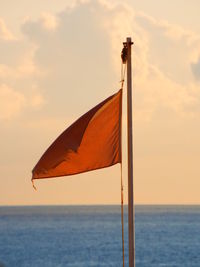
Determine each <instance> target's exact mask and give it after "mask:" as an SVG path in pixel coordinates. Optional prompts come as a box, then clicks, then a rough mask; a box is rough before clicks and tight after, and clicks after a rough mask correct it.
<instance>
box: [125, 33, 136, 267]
mask: <svg viewBox="0 0 200 267" xmlns="http://www.w3.org/2000/svg"><path fill="white" fill-rule="evenodd" d="M132 44H133V42H132V41H131V38H130V37H127V39H126V46H127V127H128V129H127V131H128V132H127V135H128V233H129V267H135V226H134V194H133V134H132V131H133V126H132V70H131V45H132Z"/></svg>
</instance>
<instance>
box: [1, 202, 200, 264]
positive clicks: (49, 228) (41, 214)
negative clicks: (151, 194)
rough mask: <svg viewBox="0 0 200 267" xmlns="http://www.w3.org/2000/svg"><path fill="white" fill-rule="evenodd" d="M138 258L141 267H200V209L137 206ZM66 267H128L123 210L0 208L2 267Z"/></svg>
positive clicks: (113, 207) (63, 207)
mask: <svg viewBox="0 0 200 267" xmlns="http://www.w3.org/2000/svg"><path fill="white" fill-rule="evenodd" d="M127 217H128V216H127V207H125V213H124V224H125V266H127V267H128V231H127V224H128V218H127ZM135 255H136V258H135V264H136V267H164V266H165V267H179V266H180V267H200V206H150V205H148V206H143V205H138V206H136V207H135ZM64 266H66V267H90V266H93V267H101V266H102V267H122V266H123V264H122V237H121V209H120V206H16V207H13V206H12V207H11V206H1V207H0V267H64Z"/></svg>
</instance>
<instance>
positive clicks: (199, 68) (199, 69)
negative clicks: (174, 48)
mask: <svg viewBox="0 0 200 267" xmlns="http://www.w3.org/2000/svg"><path fill="white" fill-rule="evenodd" d="M191 69H192V73H193V74H194V77H195V78H196V80H197V81H200V58H199V59H198V60H197V62H195V63H191Z"/></svg>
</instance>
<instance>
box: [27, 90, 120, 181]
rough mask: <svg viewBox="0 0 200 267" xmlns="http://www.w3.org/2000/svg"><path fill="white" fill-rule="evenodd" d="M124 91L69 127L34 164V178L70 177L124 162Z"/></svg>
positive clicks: (111, 97)
mask: <svg viewBox="0 0 200 267" xmlns="http://www.w3.org/2000/svg"><path fill="white" fill-rule="evenodd" d="M121 110H122V90H120V91H119V92H118V93H116V94H114V95H112V96H110V97H109V98H107V99H106V100H104V101H103V102H101V103H100V104H98V105H97V106H95V107H94V108H92V109H91V110H90V111H88V112H87V113H86V114H84V115H83V116H82V117H80V118H79V119H78V120H77V121H75V122H74V123H73V124H72V125H71V126H70V127H69V128H67V129H66V130H65V131H64V132H63V133H62V134H61V135H60V136H59V137H58V138H57V139H56V140H55V141H54V142H53V144H52V145H51V146H50V147H49V148H48V149H47V151H46V152H45V153H44V154H43V156H42V157H41V159H40V160H39V162H38V163H37V164H36V166H35V167H34V169H33V171H32V173H33V176H32V180H34V179H42V178H51V177H58V176H67V175H73V174H78V173H82V172H87V171H91V170H96V169H100V168H105V167H108V166H111V165H114V164H116V163H120V162H121V113H122V112H121Z"/></svg>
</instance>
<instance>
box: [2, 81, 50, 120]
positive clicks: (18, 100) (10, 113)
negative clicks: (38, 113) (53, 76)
mask: <svg viewBox="0 0 200 267" xmlns="http://www.w3.org/2000/svg"><path fill="white" fill-rule="evenodd" d="M44 103H45V101H44V98H43V96H42V95H41V94H40V93H39V92H37V91H36V90H32V91H31V92H29V94H25V93H22V92H20V91H19V90H15V89H14V88H12V87H9V86H8V85H6V84H3V85H1V86H0V120H1V121H10V120H12V119H14V118H16V117H18V116H19V115H20V114H21V113H22V111H25V110H30V109H31V108H34V109H36V108H39V107H41V106H43V105H44Z"/></svg>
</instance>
